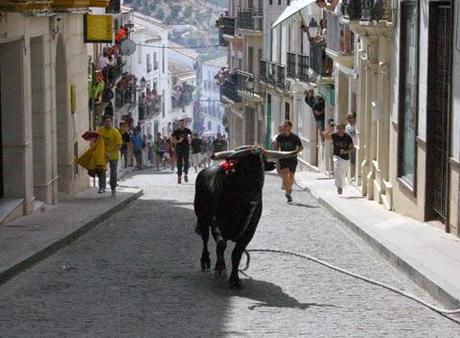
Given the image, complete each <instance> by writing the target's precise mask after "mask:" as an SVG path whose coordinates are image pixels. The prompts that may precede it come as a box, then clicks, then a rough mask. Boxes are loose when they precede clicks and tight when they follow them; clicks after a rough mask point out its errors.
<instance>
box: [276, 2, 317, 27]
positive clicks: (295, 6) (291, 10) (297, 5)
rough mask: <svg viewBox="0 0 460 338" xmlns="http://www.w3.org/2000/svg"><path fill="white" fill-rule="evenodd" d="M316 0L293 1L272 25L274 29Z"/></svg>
mask: <svg viewBox="0 0 460 338" xmlns="http://www.w3.org/2000/svg"><path fill="white" fill-rule="evenodd" d="M315 2H316V0H294V1H292V2H291V4H290V5H289V6H287V7H286V9H285V10H284V11H283V13H281V15H280V16H279V17H278V19H276V21H275V22H274V23H273V25H272V29H273V28H275V27H276V26H278V25H279V24H281V23H283V22H284V21H286V20H287V19H289V18H290V17H291V16H293V15H295V14H297V13H299V12H300V11H301V10H302V9H304V8H305V7H307V6H310V5H311V4H314V3H315Z"/></svg>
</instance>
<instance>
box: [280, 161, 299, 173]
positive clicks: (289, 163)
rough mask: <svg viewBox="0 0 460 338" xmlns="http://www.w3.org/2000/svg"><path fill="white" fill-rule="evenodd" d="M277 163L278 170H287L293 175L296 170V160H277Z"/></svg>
mask: <svg viewBox="0 0 460 338" xmlns="http://www.w3.org/2000/svg"><path fill="white" fill-rule="evenodd" d="M279 163H280V170H283V169H286V168H288V169H289V171H290V172H291V173H295V170H296V168H297V159H294V160H291V159H286V160H279Z"/></svg>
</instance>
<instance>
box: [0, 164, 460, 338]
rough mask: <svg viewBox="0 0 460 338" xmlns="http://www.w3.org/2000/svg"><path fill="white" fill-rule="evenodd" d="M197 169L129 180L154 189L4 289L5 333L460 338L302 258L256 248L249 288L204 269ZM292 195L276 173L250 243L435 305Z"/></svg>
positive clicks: (440, 322) (0, 306)
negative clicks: (184, 179)
mask: <svg viewBox="0 0 460 338" xmlns="http://www.w3.org/2000/svg"><path fill="white" fill-rule="evenodd" d="M190 176H191V180H190V182H189V183H188V184H182V185H177V184H176V183H175V179H176V177H175V175H174V174H173V173H172V172H171V171H169V170H163V171H160V172H154V171H153V170H144V171H140V172H135V173H134V174H132V175H131V176H130V177H128V178H126V179H125V180H123V181H121V182H120V185H129V186H138V187H142V188H143V189H144V196H142V197H141V198H140V199H138V200H136V201H134V202H132V203H131V204H130V205H128V207H126V208H125V209H123V210H120V211H119V212H118V213H116V214H114V215H112V216H111V217H110V218H109V219H107V220H106V221H104V222H103V223H101V224H100V225H99V226H97V227H96V228H95V229H94V230H92V231H91V232H89V233H88V234H86V235H84V236H83V237H81V238H80V239H78V240H77V241H76V242H74V243H72V244H71V245H69V246H67V247H66V248H64V249H62V250H60V251H59V252H57V253H56V254H54V255H53V256H51V257H49V258H48V259H46V260H45V261H43V262H41V263H39V264H37V265H36V266H34V267H33V268H31V269H29V270H27V271H25V272H23V273H21V274H19V275H18V276H16V277H15V278H13V279H12V280H10V281H9V282H7V283H6V284H4V285H2V286H0V336H1V337H43V336H47V337H48V336H49V337H83V336H84V337H220V336H226V337H265V336H266V337H348V336H353V337H384V336H391V337H395V336H397V337H460V326H459V325H458V324H456V323H455V322H453V321H451V320H449V319H446V318H444V317H442V316H440V315H438V314H437V313H434V312H432V311H430V310H428V309H426V308H425V307H423V306H421V305H419V304H417V303H414V302H412V301H410V300H408V299H405V298H403V297H401V296H398V295H396V294H393V293H391V292H390V291H388V290H385V289H381V288H379V287H376V286H372V285H370V284H366V283H364V282H362V281H358V280H355V279H352V278H350V277H347V276H345V275H341V274H338V273H336V272H334V271H332V270H329V269H326V268H325V267H323V266H320V265H317V264H315V263H313V262H310V261H308V260H302V259H300V258H296V257H288V256H282V255H275V254H268V253H252V255H251V265H250V268H249V270H248V271H246V273H247V275H246V276H244V275H242V274H241V277H242V281H243V290H240V291H236V290H230V289H229V288H228V286H227V284H226V282H224V281H221V280H216V279H215V277H214V275H213V273H212V271H211V272H208V273H204V272H201V271H200V264H199V258H200V253H201V240H200V238H199V237H198V236H197V235H196V234H195V233H194V222H195V215H194V212H193V196H194V179H195V176H196V175H195V174H194V173H193V174H192V175H190ZM293 197H294V201H296V203H295V204H294V205H288V204H286V200H285V198H284V195H283V194H282V191H281V190H280V180H279V179H278V177H276V176H275V175H273V174H269V175H267V178H266V185H265V191H264V211H263V215H262V219H261V221H260V224H259V228H258V231H257V233H256V236H255V238H254V239H253V241H252V242H251V243H250V245H249V248H279V249H283V250H294V251H298V252H302V253H305V254H309V255H313V256H315V257H318V258H321V259H323V260H326V261H328V262H330V263H333V264H336V265H338V266H340V267H343V268H346V269H349V270H352V271H354V272H357V273H361V274H364V275H366V276H369V277H372V278H374V279H377V280H379V281H383V282H386V283H388V284H391V285H394V286H396V287H398V288H401V289H403V290H405V291H408V292H411V293H413V294H415V295H417V296H419V297H421V298H423V299H425V300H427V301H429V302H431V303H436V302H435V301H434V300H433V299H431V298H430V296H429V295H428V294H427V293H426V292H424V291H423V290H421V289H420V288H418V287H417V286H416V285H415V284H414V283H413V282H411V281H410V280H409V279H408V278H407V277H406V276H405V275H403V274H402V273H400V272H399V271H397V270H396V269H395V268H393V267H392V266H390V265H389V264H388V263H387V262H386V261H385V260H384V259H383V258H381V257H380V256H378V255H377V254H376V253H375V252H374V251H373V249H372V248H370V247H369V246H368V245H367V244H366V243H365V242H363V241H362V240H361V239H360V238H358V237H357V236H356V235H355V234H353V233H352V232H350V231H349V230H348V229H347V228H346V227H345V225H343V224H342V223H341V222H340V221H339V220H337V219H336V218H335V217H334V216H332V215H331V214H330V213H329V212H328V211H327V210H325V209H324V208H323V207H321V206H320V205H319V204H318V202H317V201H316V200H315V199H314V198H313V197H312V196H311V195H309V194H308V193H307V192H304V191H300V190H297V191H295V192H294V195H293ZM107 198H110V196H109V195H108V196H107ZM82 212H84V210H82ZM356 212H358V213H359V210H356ZM232 248H233V246H232V245H229V247H228V248H227V258H229V257H230V252H231V249H232ZM211 259H212V266H213V265H214V263H215V254H214V252H213V255H212V258H211ZM229 264H230V263H229ZM243 264H244V258H243ZM243 264H242V265H243Z"/></svg>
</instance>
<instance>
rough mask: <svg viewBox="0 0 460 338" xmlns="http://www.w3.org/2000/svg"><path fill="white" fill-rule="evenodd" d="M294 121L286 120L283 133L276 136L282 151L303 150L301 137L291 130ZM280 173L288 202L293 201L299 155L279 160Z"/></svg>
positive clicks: (279, 148)
mask: <svg viewBox="0 0 460 338" xmlns="http://www.w3.org/2000/svg"><path fill="white" fill-rule="evenodd" d="M291 130H292V122H291V121H289V120H286V121H285V122H284V124H283V133H282V134H280V135H278V137H277V138H276V144H277V148H278V150H281V151H293V150H297V152H298V153H299V152H301V151H302V150H303V146H302V142H301V141H300V138H299V137H298V136H297V135H296V134H294V133H293V132H291ZM279 165H280V174H281V178H282V179H283V187H284V188H285V189H286V198H287V202H288V203H291V202H292V196H291V194H292V186H293V185H294V175H295V171H296V168H297V156H293V157H291V158H286V159H282V160H280V161H279Z"/></svg>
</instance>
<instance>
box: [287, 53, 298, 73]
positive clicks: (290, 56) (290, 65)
mask: <svg viewBox="0 0 460 338" xmlns="http://www.w3.org/2000/svg"><path fill="white" fill-rule="evenodd" d="M296 66H297V55H296V54H295V53H289V52H288V53H287V77H289V78H291V79H295V78H296V75H297V70H296Z"/></svg>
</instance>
